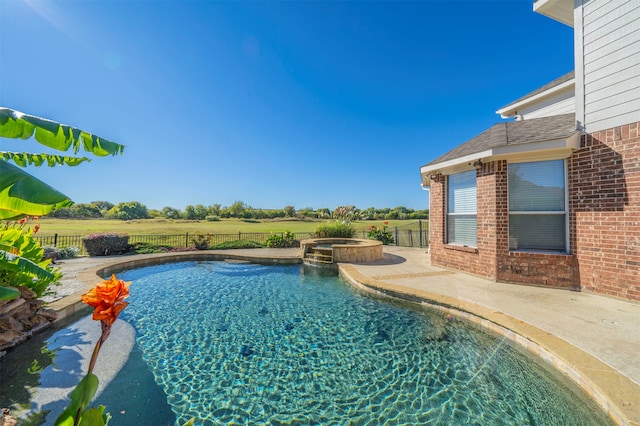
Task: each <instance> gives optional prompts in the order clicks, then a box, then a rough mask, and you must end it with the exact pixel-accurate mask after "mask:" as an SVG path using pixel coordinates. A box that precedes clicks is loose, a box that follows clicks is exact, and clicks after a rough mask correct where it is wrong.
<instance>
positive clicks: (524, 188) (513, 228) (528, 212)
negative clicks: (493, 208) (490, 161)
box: [508, 160, 568, 251]
mask: <svg viewBox="0 0 640 426" xmlns="http://www.w3.org/2000/svg"><path fill="white" fill-rule="evenodd" d="M565 176H566V173H565V161H564V160H553V161H536V162H531V163H515V164H509V183H508V184H509V250H555V251H567V250H568V247H567V240H568V239H567V206H566V204H567V194H566V188H567V185H566V178H565Z"/></svg>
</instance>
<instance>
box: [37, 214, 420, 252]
mask: <svg viewBox="0 0 640 426" xmlns="http://www.w3.org/2000/svg"><path fill="white" fill-rule="evenodd" d="M427 228H428V226H427V222H424V221H421V220H420V221H417V222H412V223H409V224H406V225H402V226H395V227H391V228H389V231H390V232H391V233H392V234H393V237H394V241H395V245H396V246H402V247H427V246H428V234H429V233H428V229H427ZM272 234H277V235H283V234H284V232H235V233H229V234H212V233H207V234H206V235H208V237H209V245H210V246H215V245H217V244H222V243H228V242H232V241H239V240H248V241H254V242H256V243H260V244H265V243H266V242H267V239H268V238H269V236H271V235H272ZM294 235H295V238H296V240H304V239H307V238H311V237H312V233H310V232H294ZM195 236H196V234H194V233H191V234H190V233H188V232H185V233H184V234H148V235H143V234H137V235H136V234H130V235H129V243H130V244H134V243H148V244H153V245H159V246H167V247H174V248H177V247H189V246H193V245H194V244H193V241H192V239H193V238H194V237H195ZM83 237H84V236H83V235H58V234H55V235H49V236H40V235H39V236H36V238H37V239H38V241H39V242H40V245H41V246H43V247H57V248H64V247H77V248H78V249H80V253H79V254H81V255H86V254H87V252H86V250H85V248H84V244H83V243H82V238H83ZM356 237H357V238H365V239H366V238H367V231H361V232H358V233H357V234H356Z"/></svg>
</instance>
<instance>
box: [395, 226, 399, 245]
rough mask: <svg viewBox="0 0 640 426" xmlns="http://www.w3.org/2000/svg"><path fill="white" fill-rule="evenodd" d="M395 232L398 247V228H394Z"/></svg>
mask: <svg viewBox="0 0 640 426" xmlns="http://www.w3.org/2000/svg"><path fill="white" fill-rule="evenodd" d="M394 228H395V230H396V245H397V246H399V245H400V243H399V242H398V227H397V226H394Z"/></svg>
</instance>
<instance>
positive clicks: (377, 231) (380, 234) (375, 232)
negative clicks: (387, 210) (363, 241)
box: [367, 222, 393, 245]
mask: <svg viewBox="0 0 640 426" xmlns="http://www.w3.org/2000/svg"><path fill="white" fill-rule="evenodd" d="M388 223H389V222H384V225H382V227H380V228H378V227H377V226H375V225H371V226H370V227H369V229H368V230H367V238H368V239H370V240H378V241H382V244H384V245H389V244H393V235H392V234H391V232H389V230H388V229H387V224H388Z"/></svg>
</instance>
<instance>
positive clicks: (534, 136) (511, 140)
mask: <svg viewBox="0 0 640 426" xmlns="http://www.w3.org/2000/svg"><path fill="white" fill-rule="evenodd" d="M576 130H577V129H576V119H575V114H573V113H570V114H562V115H554V116H551V117H542V118H533V119H529V120H522V121H510V122H505V123H498V124H494V125H493V126H491V127H490V128H488V129H487V130H485V131H484V132H482V133H480V134H479V135H478V136H476V137H474V138H472V139H469V140H468V141H467V142H465V143H463V144H462V145H459V146H457V147H456V148H454V149H452V150H451V151H449V152H447V153H446V154H444V155H442V156H440V157H438V158H436V159H435V160H433V161H431V162H429V163H427V164H425V166H431V165H435V164H438V163H442V162H445V161H449V160H455V159H457V158H461V157H465V156H467V155H471V154H476V153H479V152H483V151H487V150H489V149H492V148H498V147H502V146H508V145H522V144H527V143H533V142H543V141H548V140H555V139H565V138H568V137H569V136H571V135H572V134H574V133H575V132H576Z"/></svg>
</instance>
